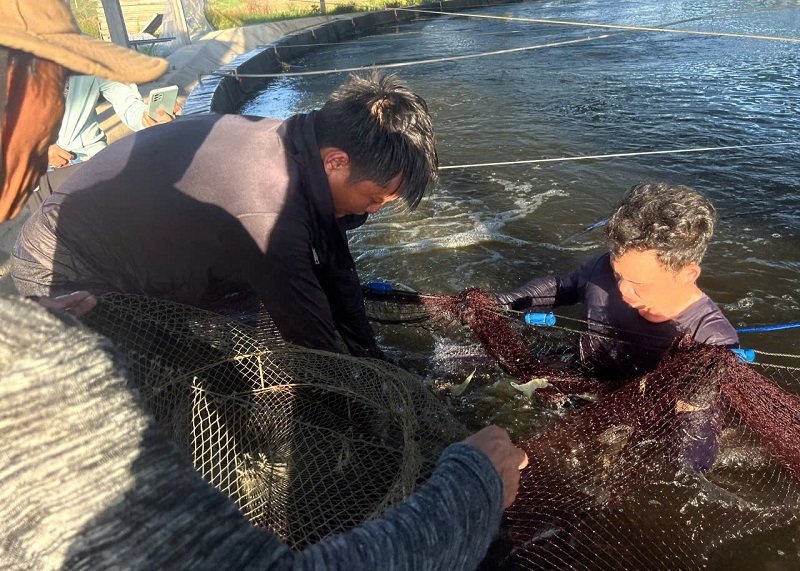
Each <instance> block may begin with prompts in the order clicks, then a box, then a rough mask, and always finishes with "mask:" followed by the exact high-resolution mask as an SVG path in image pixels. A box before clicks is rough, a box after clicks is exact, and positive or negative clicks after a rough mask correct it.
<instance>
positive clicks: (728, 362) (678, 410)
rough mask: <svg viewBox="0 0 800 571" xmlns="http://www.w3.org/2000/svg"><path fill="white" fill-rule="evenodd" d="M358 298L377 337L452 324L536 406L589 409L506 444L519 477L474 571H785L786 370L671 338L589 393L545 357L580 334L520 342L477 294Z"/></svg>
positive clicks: (794, 375)
mask: <svg viewBox="0 0 800 571" xmlns="http://www.w3.org/2000/svg"><path fill="white" fill-rule="evenodd" d="M367 297H368V300H369V301H368V309H369V312H370V313H371V314H372V315H373V316H375V317H376V318H377V321H379V322H380V323H384V324H387V323H388V324H395V325H397V324H405V325H413V326H421V327H425V328H428V329H431V330H436V329H440V330H441V329H443V328H444V329H446V328H452V327H454V326H456V327H457V326H458V324H461V325H462V326H466V327H467V328H469V330H470V331H472V332H473V333H474V335H475V337H476V338H478V339H479V340H480V342H481V345H482V347H483V348H484V351H485V355H486V356H487V357H490V358H492V359H494V360H495V361H496V363H497V364H498V365H499V367H500V368H501V369H502V370H503V371H504V372H505V373H507V374H508V375H510V376H512V377H515V378H516V379H519V380H520V381H525V382H531V380H535V379H540V380H543V381H545V382H543V383H541V386H542V387H544V388H543V389H541V390H540V391H538V392H539V394H540V395H541V396H542V397H543V398H542V399H541V402H542V403H543V406H544V407H547V406H551V407H552V404H550V405H548V403H553V402H559V403H563V402H564V400H563V399H559V398H558V397H564V396H567V395H570V394H575V393H584V392H593V393H594V394H595V395H596V396H597V400H596V401H595V402H592V403H590V404H586V405H584V406H580V407H578V408H577V409H576V410H569V411H568V410H564V409H561V413H560V414H558V415H551V416H550V418H553V416H555V419H554V420H551V421H550V422H548V423H547V424H546V425H545V426H544V427H543V428H541V429H538V430H536V431H534V433H533V434H532V435H529V436H528V437H526V438H522V439H521V440H520V442H518V444H519V445H520V446H521V447H522V448H523V449H525V451H526V452H527V454H528V457H529V462H530V464H529V467H528V468H527V469H526V470H524V471H523V473H522V480H521V483H520V491H519V494H518V496H517V500H516V502H515V503H514V504H513V505H512V507H511V508H510V509H509V510H508V511H507V512H506V517H505V521H504V525H503V528H502V533H501V537H500V538H499V539H498V541H496V542H495V544H494V546H493V548H492V549H491V551H490V553H489V555H488V556H487V559H486V561H485V562H484V568H485V569H579V570H601V569H602V570H605V569H608V570H620V569H624V570H645V569H646V570H650V569H664V570H683V569H686V570H694V569H753V568H770V569H794V568H797V566H798V565H800V553H798V546H797V541H798V540H799V539H800V522H799V521H798V516H800V398H798V396H797V395H796V394H794V393H796V392H797V391H798V388H800V387H799V386H798V376H799V375H798V372H799V371H798V369H796V368H792V367H786V366H770V365H761V366H759V370H756V368H755V367H754V366H751V365H747V364H745V363H742V362H740V361H739V359H738V358H737V357H736V356H735V355H734V354H733V353H732V352H731V351H729V350H728V349H725V348H719V347H711V346H705V345H699V344H697V343H694V342H692V341H691V340H689V339H684V340H679V341H677V342H676V343H675V344H674V345H673V346H672V347H671V348H670V349H669V350H668V351H667V353H666V354H665V356H664V358H663V360H662V362H661V364H660V366H659V367H658V368H657V369H656V370H654V371H653V372H651V373H649V374H647V375H644V376H642V377H639V378H636V379H632V380H628V381H627V382H625V381H624V380H619V381H618V382H617V383H609V382H605V383H600V382H599V381H597V380H595V379H593V378H592V377H591V376H590V374H589V373H590V367H588V366H587V364H586V363H583V362H581V360H580V358H579V356H578V354H577V352H574V351H573V352H572V357H573V358H572V360H571V362H565V360H564V359H563V356H564V355H569V354H570V352H569V351H568V350H556V346H558V345H559V344H561V343H571V344H573V345H577V344H578V342H579V338H580V336H581V335H583V333H581V332H579V331H574V332H572V336H571V337H570V335H569V334H567V333H565V331H563V330H560V331H559V330H558V329H554V328H539V329H537V331H536V333H535V334H533V336H532V337H531V335H530V334H529V332H526V331H525V328H523V327H520V326H519V324H518V322H516V321H515V320H513V319H509V316H508V315H506V314H504V313H503V312H502V311H500V310H499V308H498V307H497V306H496V304H495V302H494V301H493V299H492V298H491V297H490V296H489V295H487V294H485V293H483V292H480V291H478V290H467V291H465V292H462V293H461V294H459V295H457V296H439V295H419V294H402V293H401V294H392V295H391V296H389V295H387V294H381V293H376V292H367ZM406 317H411V319H408V320H407V321H404V320H405V318H406ZM526 333H528V335H527V337H526ZM531 339H533V344H530V343H531ZM768 377H771V378H768Z"/></svg>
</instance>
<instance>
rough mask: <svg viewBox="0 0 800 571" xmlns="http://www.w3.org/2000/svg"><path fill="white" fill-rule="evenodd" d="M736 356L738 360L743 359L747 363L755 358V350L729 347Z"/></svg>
mask: <svg viewBox="0 0 800 571" xmlns="http://www.w3.org/2000/svg"><path fill="white" fill-rule="evenodd" d="M731 351H733V352H734V353H736V356H737V357H739V361H744V362H747V363H752V362H753V361H755V360H756V352H755V351H753V350H752V349H731Z"/></svg>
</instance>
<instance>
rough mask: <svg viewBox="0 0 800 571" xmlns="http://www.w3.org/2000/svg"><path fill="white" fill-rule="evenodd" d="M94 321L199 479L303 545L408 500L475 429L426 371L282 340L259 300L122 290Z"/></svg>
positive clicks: (100, 309) (254, 519)
mask: <svg viewBox="0 0 800 571" xmlns="http://www.w3.org/2000/svg"><path fill="white" fill-rule="evenodd" d="M85 321H86V323H87V324H88V325H89V326H90V327H92V328H94V329H95V330H97V331H99V332H100V333H102V334H104V335H106V336H107V337H109V338H111V339H112V340H113V341H114V342H115V344H116V345H117V347H118V348H119V349H120V351H121V352H122V353H123V355H124V356H125V357H126V359H127V361H128V363H129V366H130V369H131V373H132V379H133V381H134V383H135V384H136V386H137V388H138V390H139V392H140V393H141V395H142V397H143V400H144V402H145V403H146V405H147V406H148V407H149V409H150V410H151V411H152V412H153V414H154V416H155V417H156V419H157V420H158V421H159V423H160V424H161V426H162V427H163V430H164V431H165V432H166V433H167V434H168V435H169V436H170V437H172V438H173V439H174V440H175V441H176V442H177V443H178V445H179V446H180V447H181V448H182V449H183V450H184V451H185V452H186V453H187V455H188V456H189V457H190V458H191V459H192V461H193V462H194V465H195V467H196V469H197V470H198V471H199V472H200V473H201V474H202V476H203V477H204V478H205V479H206V480H207V481H208V482H210V483H211V484H212V485H214V486H215V487H216V488H218V489H219V490H221V491H223V492H224V493H226V494H228V495H229V496H230V497H231V498H232V499H233V500H234V501H235V502H236V503H237V504H238V505H239V507H240V509H241V510H242V512H243V513H244V514H245V515H246V516H247V517H248V518H249V519H250V520H251V521H252V522H253V523H254V524H255V525H258V526H261V527H264V528H266V529H269V530H271V531H272V532H274V533H276V534H277V535H279V536H280V537H281V538H283V539H284V540H285V541H287V542H288V543H289V544H290V545H291V546H293V547H296V548H298V549H299V548H303V547H305V546H307V545H309V544H312V543H315V542H317V541H319V540H320V539H322V538H324V537H326V536H329V535H331V534H335V533H341V532H343V531H346V530H348V529H351V528H353V527H355V526H357V525H360V524H361V523H364V522H365V521H368V520H370V519H372V518H375V517H377V516H378V515H380V514H381V513H382V512H383V511H384V510H385V509H386V508H387V507H389V506H391V505H393V504H395V503H397V502H399V501H401V500H403V499H405V498H406V497H407V496H408V495H409V494H411V493H412V492H413V490H414V489H415V488H416V487H417V486H418V485H419V483H420V482H421V481H423V480H424V479H425V478H426V477H427V476H428V475H429V474H430V472H431V471H432V469H433V466H434V464H435V462H436V460H437V459H438V457H439V455H440V454H441V451H442V450H443V449H444V448H445V447H446V446H447V445H448V444H450V443H451V442H454V441H458V440H461V439H463V438H464V437H465V436H466V434H467V432H466V430H465V429H464V428H463V426H462V425H461V424H459V423H458V422H457V421H456V420H455V419H454V418H453V417H452V415H450V414H449V413H448V412H447V410H446V408H445V407H444V406H443V405H442V404H440V403H439V402H438V401H437V400H436V399H435V398H434V397H433V395H431V394H430V393H429V392H428V391H427V390H426V389H425V388H424V387H423V386H422V385H421V383H420V380H419V379H418V378H417V377H414V376H413V375H411V374H409V373H407V372H405V371H403V370H401V369H398V368H396V367H393V366H391V365H389V364H387V363H382V362H380V361H375V360H366V359H355V358H351V357H348V356H344V355H334V354H330V353H325V352H321V351H313V350H308V349H302V348H298V347H296V346H293V345H289V344H286V343H284V342H283V341H282V340H281V338H280V335H279V334H278V332H277V329H276V328H275V327H274V325H273V324H272V322H271V320H270V319H269V316H268V315H267V314H266V312H264V311H261V309H260V308H259V306H258V305H257V304H256V305H250V304H247V303H244V304H241V305H238V306H231V305H230V304H228V305H227V306H226V314H225V315H222V314H219V313H214V312H208V311H202V310H198V309H194V308H191V307H187V306H183V305H179V304H175V303H171V302H168V301H163V300H157V299H152V298H147V297H140V296H131V295H118V294H112V295H107V296H104V297H103V298H101V300H100V303H99V305H98V307H97V308H95V309H94V310H93V311H92V312H90V313H89V315H88V316H87V317H86V320H85Z"/></svg>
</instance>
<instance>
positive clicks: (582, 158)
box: [439, 141, 800, 171]
mask: <svg viewBox="0 0 800 571" xmlns="http://www.w3.org/2000/svg"><path fill="white" fill-rule="evenodd" d="M797 145H800V142H790V141H787V142H784V143H760V144H754V145H731V146H727V147H696V148H692V149H670V150H665V151H639V152H633V153H609V154H605V155H580V156H575V157H558V158H553V159H525V160H519V161H500V162H496V163H475V164H470V165H447V166H440V167H439V170H440V171H441V170H451V169H467V168H479V167H497V166H507V165H520V164H534V163H557V162H563V161H588V160H596V159H614V158H619V157H639V156H644V155H670V154H678V153H705V152H709V151H730V150H734V149H756V148H763V147H794V146H797Z"/></svg>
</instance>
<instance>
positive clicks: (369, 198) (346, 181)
mask: <svg viewBox="0 0 800 571" xmlns="http://www.w3.org/2000/svg"><path fill="white" fill-rule="evenodd" d="M320 152H321V154H322V161H323V165H324V167H325V173H326V174H327V175H328V185H329V186H330V188H331V198H332V199H333V211H334V215H335V216H336V218H341V217H343V216H347V215H348V214H364V213H366V214H375V213H376V212H377V211H378V210H380V209H381V207H382V206H383V205H384V204H388V203H389V202H392V201H395V200H397V199H398V198H400V185H401V177H400V175H399V174H398V175H397V176H396V177H394V178H393V179H392V180H390V181H389V184H387V185H386V186H381V185H379V184H377V183H375V182H372V181H369V180H362V181H359V182H353V181H352V180H351V179H352V176H351V169H350V159H349V157H348V156H347V154H346V153H344V152H343V151H340V150H338V149H331V148H326V149H321V151H320Z"/></svg>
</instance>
